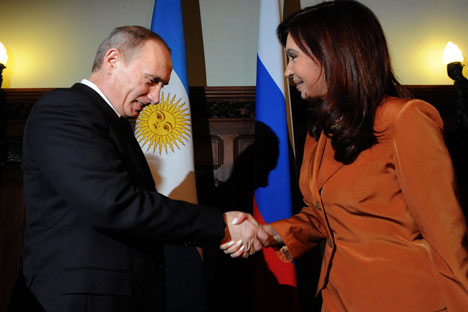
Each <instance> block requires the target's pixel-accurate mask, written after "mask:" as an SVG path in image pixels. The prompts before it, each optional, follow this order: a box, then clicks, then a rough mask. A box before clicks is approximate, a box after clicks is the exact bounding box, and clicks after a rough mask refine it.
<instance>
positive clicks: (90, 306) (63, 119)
mask: <svg viewBox="0 0 468 312" xmlns="http://www.w3.org/2000/svg"><path fill="white" fill-rule="evenodd" d="M23 169H24V193H25V194H24V195H25V203H26V231H25V241H24V251H23V255H22V259H23V273H24V277H25V280H26V283H27V286H28V287H29V289H30V290H31V292H32V293H33V295H34V297H35V298H36V300H37V301H38V302H39V303H40V304H41V305H42V307H43V308H44V309H45V310H46V311H94V310H99V311H100V312H102V311H160V310H161V309H162V304H163V299H162V298H163V285H164V282H163V281H164V280H163V278H164V277H163V255H162V243H166V242H168V243H175V244H183V245H198V244H201V243H216V244H217V243H219V241H220V240H221V239H222V237H223V236H224V230H225V223H224V219H223V215H222V213H221V212H220V211H219V210H218V209H215V208H211V207H206V206H199V205H193V204H190V203H187V202H183V201H177V200H172V199H169V198H167V197H166V196H163V195H161V194H159V193H158V192H157V191H156V189H155V185H154V182H153V178H152V176H151V172H150V169H149V167H148V164H147V162H146V160H145V157H144V155H143V153H142V151H141V148H140V146H139V145H138V142H137V141H136V139H135V137H134V135H133V131H132V129H131V126H130V124H129V122H128V121H127V120H126V119H124V118H118V116H117V114H116V113H115V112H114V111H113V110H112V108H111V107H110V106H109V105H108V104H107V103H106V102H105V101H104V99H103V98H102V97H101V96H100V95H99V94H98V93H96V92H95V91H94V90H92V89H91V88H89V87H88V86H86V85H84V84H81V83H77V84H75V85H74V86H73V87H72V88H70V89H57V90H54V91H51V92H49V93H47V94H46V95H44V96H43V97H42V98H41V99H40V100H39V101H38V102H37V103H36V104H35V106H34V107H33V109H32V111H31V113H30V115H29V118H28V121H27V123H26V127H25V131H24V142H23Z"/></svg>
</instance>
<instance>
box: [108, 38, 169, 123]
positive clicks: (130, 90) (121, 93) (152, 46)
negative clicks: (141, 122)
mask: <svg viewBox="0 0 468 312" xmlns="http://www.w3.org/2000/svg"><path fill="white" fill-rule="evenodd" d="M171 71H172V61H171V56H170V53H169V51H168V50H167V49H166V47H164V45H162V44H161V43H159V42H157V41H155V40H149V41H147V42H146V43H145V44H144V45H143V47H142V48H140V51H137V52H135V54H134V55H133V57H132V58H131V59H130V60H127V62H124V61H123V59H120V60H119V64H118V66H117V67H116V68H115V70H114V72H113V75H115V76H114V82H115V83H114V86H113V96H112V99H113V100H112V99H111V102H112V104H113V105H114V107H115V108H116V109H117V111H118V112H119V113H120V114H121V115H122V116H123V117H126V118H128V117H133V118H136V117H138V115H139V114H140V112H141V111H142V109H143V107H145V106H146V105H148V104H150V103H158V102H159V96H160V93H161V88H162V87H163V86H164V85H166V84H167V83H168V82H169V78H170V76H171Z"/></svg>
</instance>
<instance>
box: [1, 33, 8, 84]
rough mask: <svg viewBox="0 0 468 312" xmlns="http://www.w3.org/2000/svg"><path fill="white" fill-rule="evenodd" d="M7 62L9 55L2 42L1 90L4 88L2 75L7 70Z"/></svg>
mask: <svg viewBox="0 0 468 312" xmlns="http://www.w3.org/2000/svg"><path fill="white" fill-rule="evenodd" d="M7 61H8V55H7V52H6V49H5V47H4V46H3V44H2V43H1V42H0V88H1V87H2V83H3V76H2V73H3V70H4V69H5V68H6V66H5V64H6V62H7Z"/></svg>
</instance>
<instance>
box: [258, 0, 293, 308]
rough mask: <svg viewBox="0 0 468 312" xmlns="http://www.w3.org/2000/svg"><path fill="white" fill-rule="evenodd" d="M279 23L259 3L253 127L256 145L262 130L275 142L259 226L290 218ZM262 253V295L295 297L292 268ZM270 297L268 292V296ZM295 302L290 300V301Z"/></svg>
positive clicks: (271, 9)
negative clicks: (277, 291)
mask: <svg viewBox="0 0 468 312" xmlns="http://www.w3.org/2000/svg"><path fill="white" fill-rule="evenodd" d="M279 23H280V5H279V1H278V0H260V11H259V30H258V32H259V35H258V55H257V87H256V100H255V102H256V103H255V119H256V124H257V125H261V127H257V128H256V143H257V142H258V143H259V144H258V145H262V143H261V140H265V139H266V137H265V130H261V129H267V130H268V131H267V133H274V135H276V137H277V142H278V150H277V152H278V158H277V161H276V166H275V167H274V169H273V170H271V171H270V172H269V175H268V181H267V182H266V184H267V185H266V186H265V187H260V188H258V189H256V190H255V195H254V203H253V205H254V209H253V211H254V212H253V213H254V217H255V219H256V220H257V221H258V222H259V223H261V224H265V223H270V222H273V221H276V220H280V219H284V218H288V217H290V216H291V215H292V201H291V186H290V170H289V168H290V167H289V165H290V163H289V139H288V128H287V121H286V101H285V79H284V76H283V68H284V66H283V64H284V56H283V50H282V47H281V45H280V43H279V41H278V39H277V36H276V27H277V26H278V25H279ZM257 130H261V131H257ZM270 130H271V131H270ZM270 141H271V140H270ZM275 141H276V140H275ZM275 154H276V152H275ZM256 165H257V164H256ZM262 253H263V261H264V264H265V265H266V267H267V268H266V270H267V271H268V272H269V273H267V275H269V276H270V277H274V278H266V279H265V278H264V279H263V280H264V281H266V280H268V281H269V283H270V285H262V286H261V287H262V289H263V291H265V292H267V293H268V292H270V291H269V290H267V289H268V288H274V287H276V288H281V289H283V292H282V293H281V294H280V295H281V297H282V299H283V298H284V296H285V295H286V292H285V291H284V289H286V288H288V287H286V286H290V290H291V291H292V292H291V293H295V290H296V287H297V282H296V271H295V268H294V264H292V263H284V262H281V261H280V260H279V258H278V256H277V255H276V253H275V251H274V250H273V249H272V248H263V250H262ZM274 293H275V292H274V291H272V292H270V295H272V294H274ZM296 299H297V298H291V301H295V300H296ZM270 301H271V300H270ZM274 302H277V301H276V300H275V301H274ZM293 306H295V304H294V303H291V305H290V306H289V307H290V308H292V307H293ZM275 310H276V309H275ZM289 311H292V310H291V309H290V310H289Z"/></svg>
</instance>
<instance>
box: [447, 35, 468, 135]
mask: <svg viewBox="0 0 468 312" xmlns="http://www.w3.org/2000/svg"><path fill="white" fill-rule="evenodd" d="M443 57H444V63H445V64H446V65H447V74H448V76H449V77H450V78H452V79H453V81H454V85H455V88H456V90H457V96H458V105H457V119H458V125H459V128H460V130H466V129H468V116H467V109H468V79H467V78H466V76H465V75H467V76H468V70H467V68H466V66H465V65H464V64H463V63H462V62H463V54H462V52H461V51H460V49H458V47H457V45H456V44H454V43H452V42H451V41H449V42H448V43H447V45H446V46H445V50H444V55H443Z"/></svg>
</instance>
